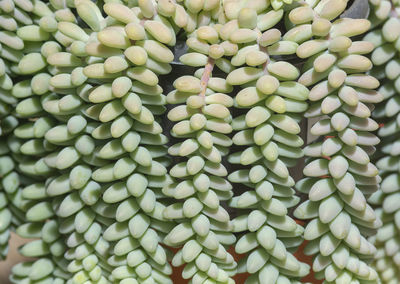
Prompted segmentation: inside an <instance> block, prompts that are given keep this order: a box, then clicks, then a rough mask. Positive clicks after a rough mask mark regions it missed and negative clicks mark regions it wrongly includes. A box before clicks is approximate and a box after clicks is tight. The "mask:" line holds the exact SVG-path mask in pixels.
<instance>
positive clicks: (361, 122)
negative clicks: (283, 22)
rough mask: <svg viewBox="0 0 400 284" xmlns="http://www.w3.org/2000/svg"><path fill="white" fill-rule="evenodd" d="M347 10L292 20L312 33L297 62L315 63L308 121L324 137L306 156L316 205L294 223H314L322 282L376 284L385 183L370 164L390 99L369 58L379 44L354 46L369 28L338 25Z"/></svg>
mask: <svg viewBox="0 0 400 284" xmlns="http://www.w3.org/2000/svg"><path fill="white" fill-rule="evenodd" d="M346 2H347V1H321V2H319V3H315V4H310V5H304V6H301V7H298V8H296V9H293V10H292V11H291V12H290V14H289V17H288V18H289V20H290V22H291V23H292V24H293V25H295V26H293V28H292V30H296V29H299V30H300V29H302V27H303V28H304V30H308V35H307V37H303V38H301V40H297V42H299V43H301V44H300V45H299V47H298V49H297V55H298V56H299V57H300V58H305V59H307V62H306V63H305V66H304V73H303V74H302V75H301V76H300V78H299V82H300V83H302V84H304V85H305V86H310V87H311V90H310V95H309V99H310V101H311V102H312V104H311V106H310V108H309V109H308V110H307V112H306V114H305V116H306V117H307V118H314V117H317V118H318V121H317V122H315V123H314V124H313V126H312V128H311V130H310V132H311V134H313V135H315V136H317V137H318V136H320V137H321V139H319V140H317V141H316V142H314V143H312V144H310V145H308V146H307V147H306V148H305V154H306V156H307V157H308V158H307V161H306V166H305V167H304V171H303V172H304V175H305V176H306V178H304V179H302V180H300V181H299V182H298V183H297V186H296V187H297V189H298V190H299V191H300V192H302V193H305V194H308V200H306V201H305V202H303V203H302V204H301V205H299V207H297V208H296V211H295V212H294V216H295V217H297V218H299V219H306V220H307V219H309V220H310V221H309V222H308V224H307V225H306V227H305V232H304V238H305V239H306V240H307V241H309V243H308V244H307V246H306V248H305V253H306V254H310V255H315V258H314V261H313V270H314V272H315V273H316V277H317V278H319V279H324V280H325V282H326V283H332V282H335V283H359V282H362V283H376V282H377V279H378V275H377V273H376V271H375V270H374V269H373V268H372V267H370V266H369V261H370V260H371V258H372V257H373V255H374V253H375V251H376V249H375V247H374V246H373V244H372V243H370V242H368V239H367V238H368V236H370V235H372V234H374V233H375V231H376V229H377V228H378V227H379V226H380V225H381V221H380V219H379V218H378V217H377V216H376V215H375V213H374V210H373V209H372V207H371V206H370V205H369V204H368V203H367V198H368V197H369V196H370V195H371V194H372V193H373V192H374V191H376V190H377V189H378V183H379V181H380V178H379V176H378V170H377V168H376V167H375V166H374V164H372V163H371V162H370V155H371V154H372V153H373V152H374V150H375V148H374V146H375V145H377V144H378V143H379V139H378V137H376V136H375V135H374V134H373V133H372V132H373V131H375V130H377V129H378V124H377V123H376V122H375V121H374V120H372V119H371V118H370V116H371V109H372V108H373V104H374V103H378V102H380V101H381V100H382V99H383V97H382V95H381V94H380V93H378V92H377V91H375V90H374V89H376V88H377V87H378V86H379V82H378V80H377V79H375V78H374V77H372V76H370V75H367V74H365V73H366V72H367V71H368V70H370V69H371V67H372V63H371V61H370V60H369V59H368V57H366V56H365V54H368V53H370V52H371V51H372V49H373V46H372V44H371V43H369V42H366V41H356V40H354V41H353V40H352V39H351V38H352V37H354V36H358V35H361V34H363V33H365V32H366V31H367V30H368V29H369V27H370V23H369V21H368V20H364V19H350V18H343V19H337V20H335V18H336V17H337V16H338V15H339V14H341V13H342V11H343V9H344V8H345V7H346ZM328 8H329V9H328ZM307 15H308V16H307ZM332 20H333V21H332ZM331 21H332V22H331ZM310 28H311V29H310ZM288 34H291V31H289V32H288V33H287V35H288ZM293 34H295V33H293ZM304 35H305V33H304ZM311 36H313V37H314V38H313V39H311ZM284 37H285V36H284ZM354 281H356V282H354ZM365 281H366V282H365Z"/></svg>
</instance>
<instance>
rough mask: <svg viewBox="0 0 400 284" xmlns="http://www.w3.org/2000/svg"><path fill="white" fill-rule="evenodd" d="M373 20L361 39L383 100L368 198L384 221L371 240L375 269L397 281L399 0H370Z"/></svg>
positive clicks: (383, 278)
mask: <svg viewBox="0 0 400 284" xmlns="http://www.w3.org/2000/svg"><path fill="white" fill-rule="evenodd" d="M370 2H371V9H372V10H371V14H370V20H371V23H372V28H371V31H370V32H369V33H368V34H367V35H366V36H365V38H364V40H366V41H369V42H371V43H372V44H373V45H374V51H373V52H372V54H371V60H372V63H373V64H374V68H373V69H372V70H371V72H370V73H371V75H374V76H376V77H377V78H378V79H379V80H380V82H381V85H382V86H381V87H380V89H379V92H381V93H382V95H383V97H384V101H383V102H382V103H380V104H378V105H377V107H376V109H375V110H374V111H373V113H372V115H373V117H374V118H376V119H377V120H378V122H379V123H380V124H381V128H380V129H379V131H378V136H379V137H380V138H381V139H382V144H381V146H380V147H379V148H378V151H377V154H376V155H375V157H376V164H377V167H378V169H379V171H380V174H381V176H382V183H381V186H380V190H379V191H377V192H376V193H374V194H373V195H372V196H371V197H370V199H369V201H370V202H371V203H372V204H373V205H375V206H376V210H375V211H376V214H377V215H378V216H379V217H380V218H381V219H382V222H383V225H382V227H381V228H380V229H378V232H377V234H376V236H373V237H371V238H370V241H371V242H372V243H374V245H375V246H376V247H377V253H376V255H375V261H374V263H373V265H374V268H375V269H376V270H377V271H378V274H379V277H380V279H381V281H382V283H390V284H394V283H398V282H399V281H400V276H399V271H400V270H399V269H400V254H399V245H398V244H399V236H400V235H399V234H400V231H399V221H398V220H399V216H400V215H399V214H400V207H399V195H400V193H399V190H400V187H399V182H398V181H399V176H398V169H399V168H398V157H399V155H400V152H399V150H398V143H399V123H398V114H399V111H400V108H399V106H400V104H399V93H400V87H399V75H400V60H399V56H398V51H399V49H400V45H399V43H400V41H399V40H400V39H399V35H400V33H399V27H400V20H399V7H400V6H399V5H400V3H399V1H386V0H384V1H370Z"/></svg>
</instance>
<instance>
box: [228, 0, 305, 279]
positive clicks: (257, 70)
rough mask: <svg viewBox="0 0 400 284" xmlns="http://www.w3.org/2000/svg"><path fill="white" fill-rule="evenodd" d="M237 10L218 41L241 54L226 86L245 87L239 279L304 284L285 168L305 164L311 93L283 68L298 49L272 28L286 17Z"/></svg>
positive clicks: (237, 171) (239, 112) (290, 68)
mask: <svg viewBox="0 0 400 284" xmlns="http://www.w3.org/2000/svg"><path fill="white" fill-rule="evenodd" d="M275 2H276V1H275ZM237 6H239V4H236V5H235V4H231V6H230V7H229V8H230V9H232V10H237V11H238V13H236V14H232V16H231V17H230V21H229V22H227V23H226V24H224V25H223V26H222V27H221V28H220V35H221V37H222V38H223V39H224V40H226V42H229V43H230V44H231V45H232V46H235V48H236V49H237V51H236V50H235V53H234V54H233V56H232V58H231V59H230V66H231V70H230V71H229V74H228V76H227V82H228V83H229V84H231V85H235V86H240V87H241V90H239V91H238V92H237V94H236V95H235V97H234V112H235V117H234V119H233V120H232V123H231V125H232V128H233V131H234V135H233V138H232V140H233V143H234V145H235V146H234V148H233V149H234V151H233V153H231V154H230V155H229V158H228V162H229V163H230V164H231V167H232V168H233V171H232V172H231V173H230V174H229V176H228V180H229V181H230V182H231V183H232V184H233V185H234V189H235V193H236V194H235V195H236V196H234V197H233V198H232V199H231V200H230V202H229V205H230V206H231V207H233V208H236V210H237V212H238V215H239V216H238V217H236V218H234V219H233V220H232V224H233V231H234V232H235V233H237V234H238V241H237V242H236V244H235V251H236V253H238V254H244V256H243V258H242V259H241V260H240V262H239V265H238V273H246V272H247V273H250V276H249V277H248V278H247V280H246V283H300V282H299V280H300V278H302V277H304V276H305V275H307V274H308V273H309V266H308V265H307V264H305V263H302V262H300V261H299V260H297V259H296V258H295V257H294V256H293V254H292V253H293V252H294V251H295V250H296V249H297V247H298V246H299V245H300V244H301V243H302V241H303V240H302V238H301V235H302V233H303V231H304V229H303V227H302V226H300V225H298V224H296V222H295V220H294V219H292V218H291V217H290V216H289V213H288V211H289V209H290V208H291V207H293V206H295V205H297V203H298V202H299V198H298V197H296V196H295V191H294V190H293V189H292V187H293V186H294V185H295V181H294V179H293V178H292V177H291V176H290V174H289V170H288V168H289V167H292V166H294V165H295V164H296V162H297V161H298V159H299V158H301V157H302V156H303V152H302V150H301V146H302V145H303V140H302V139H301V138H300V137H299V136H298V134H299V133H300V125H299V122H300V121H301V115H299V114H301V113H303V112H304V111H305V110H306V109H307V107H308V104H307V102H306V100H307V98H308V94H309V90H308V89H307V88H306V87H305V86H303V85H302V84H300V83H298V82H296V81H295V80H296V79H297V78H298V77H299V75H300V72H299V70H298V69H297V68H296V67H295V66H294V65H292V64H290V63H288V62H285V61H283V60H284V58H285V56H289V55H293V54H295V52H296V49H297V47H298V44H297V43H296V42H293V41H287V40H284V39H282V37H281V32H280V31H279V30H278V29H276V28H274V26H275V25H276V24H277V23H279V22H280V20H281V19H282V18H283V16H284V10H283V9H276V10H274V9H273V8H276V7H275V6H274V7H271V6H268V5H266V6H264V7H262V6H261V5H260V7H258V6H256V7H243V8H241V9H240V6H239V7H237ZM234 8H236V9H234ZM226 9H228V7H226ZM256 19H258V20H256ZM276 56H279V58H282V60H278V59H274V58H275V57H276Z"/></svg>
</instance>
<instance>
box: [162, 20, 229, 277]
mask: <svg viewBox="0 0 400 284" xmlns="http://www.w3.org/2000/svg"><path fill="white" fill-rule="evenodd" d="M187 45H188V46H189V48H190V50H189V51H188V53H186V54H184V55H183V56H182V57H181V58H180V60H181V62H183V63H184V64H185V65H189V66H195V67H202V68H200V69H198V70H197V71H196V72H195V74H194V76H192V75H185V76H182V77H179V78H178V79H176V80H175V82H174V84H173V85H174V87H175V90H174V91H172V92H171V93H170V94H168V100H169V101H170V102H172V103H175V104H177V103H183V104H181V105H178V106H176V107H174V108H173V109H171V110H170V111H169V113H168V118H169V120H171V121H173V122H176V124H175V125H174V126H173V128H172V130H171V134H172V136H173V137H175V139H176V140H177V143H176V144H174V145H172V146H171V147H170V148H169V150H168V152H169V154H171V155H172V156H174V157H176V161H177V163H176V164H175V165H174V166H173V167H172V168H171V170H170V172H169V174H170V175H171V177H172V178H173V179H174V182H173V183H171V184H170V185H168V186H167V187H164V188H163V192H164V194H165V195H167V196H170V197H173V198H174V199H176V202H175V203H174V204H172V205H170V206H168V207H167V208H166V209H165V211H164V216H165V217H166V218H167V219H171V220H176V221H178V222H179V224H176V226H175V227H174V228H173V229H172V231H171V232H170V233H169V234H168V235H167V236H166V238H165V239H164V242H165V244H167V245H170V246H173V247H180V249H179V250H178V252H177V253H176V254H175V255H174V257H173V260H172V264H173V265H174V266H180V265H183V264H185V266H184V269H183V272H182V276H183V278H186V279H191V281H192V283H234V281H233V279H232V278H231V276H233V275H235V273H236V262H235V260H234V259H233V257H232V255H231V254H230V253H229V252H227V248H228V247H229V246H231V245H233V244H234V243H235V241H236V239H235V236H234V235H233V233H232V232H231V231H232V225H231V222H230V216H229V214H228V212H227V211H226V209H225V208H224V207H223V204H222V202H223V201H225V200H229V199H230V198H231V196H232V186H231V184H230V183H229V182H228V181H227V179H226V176H227V175H228V171H227V169H226V168H225V166H224V164H223V163H222V159H223V157H224V156H226V155H227V153H228V151H229V147H230V146H231V145H232V141H231V139H230V137H229V136H228V135H229V134H230V133H231V132H232V126H231V124H230V123H231V113H230V111H229V109H228V108H229V107H231V106H232V104H233V100H232V98H231V97H230V96H229V95H228V94H229V93H230V92H231V91H232V90H233V88H232V86H231V85H230V84H228V83H227V82H226V80H225V79H224V78H221V77H217V76H215V75H214V74H215V73H217V72H218V69H217V66H218V67H219V66H221V67H222V66H225V65H226V64H228V66H229V63H228V62H227V61H226V60H224V59H223V58H222V57H223V56H224V54H225V52H226V51H225V45H224V43H223V42H222V41H221V39H220V37H219V34H218V31H217V26H216V25H214V24H210V25H208V26H202V27H199V28H198V29H196V30H195V31H194V32H193V33H192V35H191V36H190V37H189V38H188V40H187ZM229 47H230V45H227V48H229ZM221 70H222V71H225V70H226V69H224V68H223V67H222V68H221ZM214 72H215V73H214ZM219 72H221V71H219Z"/></svg>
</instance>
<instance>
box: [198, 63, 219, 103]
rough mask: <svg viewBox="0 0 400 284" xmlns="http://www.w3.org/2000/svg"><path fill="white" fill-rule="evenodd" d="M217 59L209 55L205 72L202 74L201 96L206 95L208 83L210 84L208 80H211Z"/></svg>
mask: <svg viewBox="0 0 400 284" xmlns="http://www.w3.org/2000/svg"><path fill="white" fill-rule="evenodd" d="M214 65H215V61H214V59H212V58H211V57H208V61H207V64H206V66H205V67H204V72H203V75H202V76H201V81H200V85H201V92H200V93H199V96H200V97H205V96H206V90H207V85H208V80H210V76H211V73H212V71H213V69H214Z"/></svg>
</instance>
